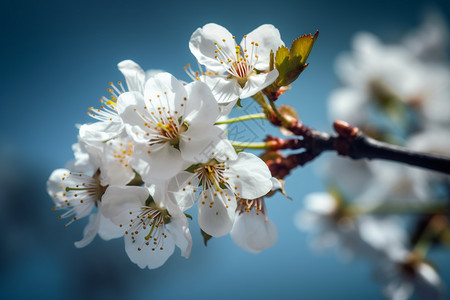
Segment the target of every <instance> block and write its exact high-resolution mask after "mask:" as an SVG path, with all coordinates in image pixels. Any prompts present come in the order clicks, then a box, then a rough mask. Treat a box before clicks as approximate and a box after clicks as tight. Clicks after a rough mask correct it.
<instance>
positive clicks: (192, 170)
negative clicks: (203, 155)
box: [185, 163, 203, 173]
mask: <svg viewBox="0 0 450 300" xmlns="http://www.w3.org/2000/svg"><path fill="white" fill-rule="evenodd" d="M202 165H203V164H201V163H198V164H193V165H191V166H190V167H189V168H187V169H186V170H185V171H186V172H189V173H194V171H195V170H197V169H198V168H200V167H201V166H202Z"/></svg>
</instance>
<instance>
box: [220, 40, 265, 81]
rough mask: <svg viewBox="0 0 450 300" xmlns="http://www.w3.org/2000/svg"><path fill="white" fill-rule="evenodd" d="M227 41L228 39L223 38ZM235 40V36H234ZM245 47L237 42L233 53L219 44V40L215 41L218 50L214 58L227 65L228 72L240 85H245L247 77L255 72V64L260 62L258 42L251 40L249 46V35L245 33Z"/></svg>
mask: <svg viewBox="0 0 450 300" xmlns="http://www.w3.org/2000/svg"><path fill="white" fill-rule="evenodd" d="M222 41H223V42H224V43H225V42H226V40H225V39H222ZM233 41H234V36H233ZM243 42H244V43H243V44H244V49H241V46H239V45H237V44H236V42H235V41H234V44H235V51H234V53H231V52H232V51H230V50H231V49H228V48H224V47H221V46H218V44H217V42H215V43H214V45H215V47H216V50H215V56H214V58H215V59H216V60H217V61H219V62H220V63H221V64H222V65H224V66H225V68H226V70H227V72H228V73H229V74H230V75H231V76H232V77H234V78H236V79H237V81H238V83H239V85H240V86H241V87H244V85H245V83H246V82H247V78H248V77H249V76H250V75H252V74H254V69H255V65H256V63H257V62H258V54H257V52H258V51H257V50H258V46H259V44H258V43H255V42H251V43H250V45H248V46H249V47H247V36H246V35H244V39H243Z"/></svg>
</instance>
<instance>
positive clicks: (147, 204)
mask: <svg viewBox="0 0 450 300" xmlns="http://www.w3.org/2000/svg"><path fill="white" fill-rule="evenodd" d="M152 203H155V200H154V199H153V197H152V195H148V198H147V200H145V206H150V205H152Z"/></svg>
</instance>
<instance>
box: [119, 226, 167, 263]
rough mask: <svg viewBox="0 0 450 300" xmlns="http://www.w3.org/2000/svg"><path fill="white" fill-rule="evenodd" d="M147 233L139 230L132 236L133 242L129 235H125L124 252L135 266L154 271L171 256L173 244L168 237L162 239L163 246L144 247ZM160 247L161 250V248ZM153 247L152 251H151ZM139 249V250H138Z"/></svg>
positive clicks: (151, 245)
mask: <svg viewBox="0 0 450 300" xmlns="http://www.w3.org/2000/svg"><path fill="white" fill-rule="evenodd" d="M147 234H148V233H147V232H144V231H143V230H141V231H140V232H139V233H138V234H135V235H134V238H135V239H134V240H133V239H131V236H130V235H125V237H124V240H125V251H126V252H127V254H128V257H129V258H130V260H131V261H132V262H134V263H135V264H137V265H138V266H139V267H140V268H141V269H144V268H146V267H147V268H149V269H156V268H158V267H160V266H162V265H163V264H164V263H165V262H166V261H167V259H168V258H169V257H170V256H171V255H172V254H173V252H174V250H175V242H174V240H173V239H172V237H171V236H170V235H167V238H162V241H163V242H164V243H163V244H160V245H157V246H158V247H156V246H155V245H153V244H150V245H148V246H147V245H146V244H145V242H146V240H145V236H146V235H147ZM161 246H162V248H163V249H162V250H161V248H160V247H161ZM152 247H154V249H155V250H154V251H153V250H152ZM138 248H139V249H141V250H138Z"/></svg>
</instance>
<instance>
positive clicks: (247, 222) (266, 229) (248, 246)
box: [230, 210, 278, 253]
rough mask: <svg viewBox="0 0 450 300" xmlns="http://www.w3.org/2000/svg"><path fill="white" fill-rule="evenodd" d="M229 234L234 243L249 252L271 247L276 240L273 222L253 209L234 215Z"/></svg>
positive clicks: (276, 231)
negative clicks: (234, 218)
mask: <svg viewBox="0 0 450 300" xmlns="http://www.w3.org/2000/svg"><path fill="white" fill-rule="evenodd" d="M230 234H231V237H232V239H233V241H234V243H235V244H236V245H238V246H239V247H241V248H242V249H244V250H246V251H249V252H251V253H259V252H261V251H262V250H264V249H267V248H269V247H272V246H273V245H274V244H275V243H276V242H277V240H278V229H277V227H276V226H275V224H274V223H273V222H272V221H270V220H266V217H265V215H264V214H262V213H258V214H257V212H256V211H254V210H251V211H249V212H243V213H241V214H240V215H238V216H236V220H235V222H234V225H233V229H232V230H231V233H230Z"/></svg>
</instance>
